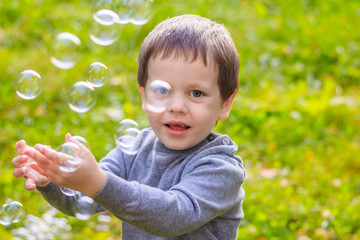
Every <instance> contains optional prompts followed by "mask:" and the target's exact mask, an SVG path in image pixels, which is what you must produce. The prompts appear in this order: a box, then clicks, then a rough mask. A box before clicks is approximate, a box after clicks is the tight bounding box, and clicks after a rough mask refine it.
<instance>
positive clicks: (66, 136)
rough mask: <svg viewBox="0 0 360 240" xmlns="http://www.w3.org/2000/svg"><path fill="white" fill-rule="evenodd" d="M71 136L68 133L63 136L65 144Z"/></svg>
mask: <svg viewBox="0 0 360 240" xmlns="http://www.w3.org/2000/svg"><path fill="white" fill-rule="evenodd" d="M70 138H72V135H71V134H70V133H67V134H65V142H69V141H70Z"/></svg>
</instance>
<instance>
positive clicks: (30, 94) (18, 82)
mask: <svg viewBox="0 0 360 240" xmlns="http://www.w3.org/2000/svg"><path fill="white" fill-rule="evenodd" d="M14 85H15V90H16V94H17V95H18V96H19V97H21V98H23V99H26V100H31V99H34V98H36V97H37V96H39V94H40V93H41V91H42V80H41V76H40V74H38V73H37V72H35V71H34V70H25V71H22V72H21V73H20V74H19V75H18V76H17V77H16V79H15V84H14Z"/></svg>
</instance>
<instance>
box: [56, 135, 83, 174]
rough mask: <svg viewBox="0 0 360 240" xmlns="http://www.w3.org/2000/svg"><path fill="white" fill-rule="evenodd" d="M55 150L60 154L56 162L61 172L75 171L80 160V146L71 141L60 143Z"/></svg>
mask: <svg viewBox="0 0 360 240" xmlns="http://www.w3.org/2000/svg"><path fill="white" fill-rule="evenodd" d="M56 151H57V152H59V153H60V154H61V158H57V159H56V163H57V164H58V166H59V168H60V170H61V171H63V172H74V171H76V170H77V169H78V168H79V167H80V165H81V162H82V159H81V155H80V154H81V153H80V148H79V146H78V145H76V144H75V143H73V142H66V143H63V144H61V145H60V146H59V147H58V148H56Z"/></svg>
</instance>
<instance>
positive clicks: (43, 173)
mask: <svg viewBox="0 0 360 240" xmlns="http://www.w3.org/2000/svg"><path fill="white" fill-rule="evenodd" d="M30 167H31V168H32V169H34V170H35V171H37V172H38V173H40V174H41V175H44V176H46V172H45V170H43V169H42V168H40V167H39V165H38V164H37V163H36V162H32V163H30Z"/></svg>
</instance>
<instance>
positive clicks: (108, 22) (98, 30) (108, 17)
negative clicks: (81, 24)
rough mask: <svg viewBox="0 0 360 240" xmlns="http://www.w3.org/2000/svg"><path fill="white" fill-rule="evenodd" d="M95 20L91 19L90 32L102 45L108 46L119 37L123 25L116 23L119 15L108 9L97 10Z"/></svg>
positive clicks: (96, 41) (94, 40)
mask: <svg viewBox="0 0 360 240" xmlns="http://www.w3.org/2000/svg"><path fill="white" fill-rule="evenodd" d="M93 16H94V21H91V23H90V25H89V28H88V33H89V37H90V39H91V40H92V41H93V42H94V43H96V44H98V45H101V46H108V45H111V44H113V43H114V42H115V41H116V40H117V39H119V37H120V34H121V30H122V27H121V25H118V24H116V23H117V22H118V20H119V16H118V15H117V14H116V13H115V12H113V11H111V10H107V9H102V10H99V11H97V12H96V13H95V14H94V15H93Z"/></svg>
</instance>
